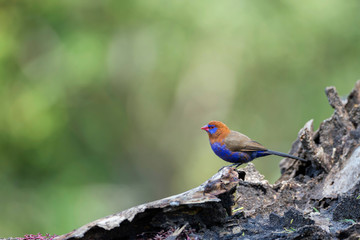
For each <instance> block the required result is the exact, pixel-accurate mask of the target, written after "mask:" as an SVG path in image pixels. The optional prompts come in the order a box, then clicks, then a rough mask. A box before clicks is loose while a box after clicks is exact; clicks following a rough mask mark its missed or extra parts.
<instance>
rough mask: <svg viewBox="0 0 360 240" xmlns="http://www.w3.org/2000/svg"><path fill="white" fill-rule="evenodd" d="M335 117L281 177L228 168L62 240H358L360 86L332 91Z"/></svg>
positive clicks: (303, 135) (306, 131)
mask: <svg viewBox="0 0 360 240" xmlns="http://www.w3.org/2000/svg"><path fill="white" fill-rule="evenodd" d="M325 92H326V95H327V97H328V101H329V103H330V105H331V106H332V107H333V108H334V113H333V115H332V116H331V117H330V118H329V119H326V120H324V121H323V122H322V123H321V124H320V127H319V129H318V130H317V131H315V132H314V130H313V121H312V120H310V121H308V122H307V123H306V124H305V126H304V127H303V128H302V129H301V130H300V131H299V134H298V138H297V140H296V141H295V142H294V143H293V146H292V148H291V151H290V153H291V154H293V155H298V156H300V157H303V158H305V159H307V160H308V161H307V162H301V161H297V160H293V159H283V160H282V161H281V163H280V169H281V177H280V179H279V180H278V181H277V182H276V183H275V184H269V183H268V182H267V181H266V180H264V177H263V176H262V175H261V174H260V173H259V172H257V171H256V169H255V167H254V165H253V164H251V163H250V164H248V166H247V167H246V168H243V169H241V170H237V169H234V168H229V167H226V168H223V169H222V170H221V171H219V172H218V173H216V174H215V175H214V176H213V177H212V178H210V179H209V180H208V181H206V182H205V183H204V184H202V185H200V186H199V187H197V188H195V189H192V190H189V191H187V192H185V193H183V194H179V195H176V196H172V197H169V198H165V199H162V200H159V201H155V202H151V203H147V204H143V205H140V206H137V207H134V208H131V209H128V210H126V211H123V212H120V213H117V214H114V215H111V216H108V217H105V218H102V219H99V220H96V221H94V222H92V223H89V224H87V225H85V226H83V227H81V228H79V229H76V230H74V231H72V232H70V233H68V234H64V235H62V236H59V237H57V239H59V240H60V239H62V240H65V239H110V240H111V239H184V238H185V237H189V238H190V239H344V238H347V239H358V238H359V237H360V223H359V221H360V147H359V146H360V127H359V124H360V81H358V82H357V83H356V86H355V88H354V90H353V91H352V92H351V93H350V95H349V96H348V98H347V100H344V101H343V100H341V99H340V98H339V96H338V94H337V92H336V89H335V88H334V87H328V88H326V91H325Z"/></svg>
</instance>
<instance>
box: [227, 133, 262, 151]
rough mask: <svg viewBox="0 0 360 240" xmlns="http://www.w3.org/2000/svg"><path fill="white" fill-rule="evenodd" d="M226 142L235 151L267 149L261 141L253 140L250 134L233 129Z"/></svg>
mask: <svg viewBox="0 0 360 240" xmlns="http://www.w3.org/2000/svg"><path fill="white" fill-rule="evenodd" d="M224 143H225V146H226V147H227V148H228V149H229V150H231V151H233V152H241V151H261V150H267V149H266V148H265V147H264V146H263V145H261V144H260V143H258V142H255V141H252V140H251V139H250V138H249V137H248V136H246V135H244V134H242V133H239V132H235V131H231V132H230V133H229V135H227V136H226V138H225V139H224Z"/></svg>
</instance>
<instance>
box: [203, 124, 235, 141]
mask: <svg viewBox="0 0 360 240" xmlns="http://www.w3.org/2000/svg"><path fill="white" fill-rule="evenodd" d="M201 129H202V130H205V131H206V132H207V133H208V135H209V139H210V142H211V143H214V142H222V141H223V140H224V138H225V137H226V136H227V135H228V134H229V133H230V129H229V128H228V127H227V126H226V125H225V124H224V123H222V122H220V121H211V122H209V123H208V124H207V125H205V126H203V127H202V128H201Z"/></svg>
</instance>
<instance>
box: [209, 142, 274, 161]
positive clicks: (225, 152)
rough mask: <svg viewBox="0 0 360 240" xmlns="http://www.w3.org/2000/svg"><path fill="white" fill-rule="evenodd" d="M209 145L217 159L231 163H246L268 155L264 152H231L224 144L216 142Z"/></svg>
mask: <svg viewBox="0 0 360 240" xmlns="http://www.w3.org/2000/svg"><path fill="white" fill-rule="evenodd" d="M210 145H211V148H212V150H213V151H214V153H215V154H216V155H217V156H218V157H220V158H221V159H223V160H225V161H227V162H231V163H247V162H250V161H252V160H253V159H255V158H258V157H263V156H266V155H269V154H268V153H266V152H264V151H248V152H232V151H230V150H229V149H228V148H227V147H226V146H225V144H221V143H218V142H216V143H213V144H211V143H210Z"/></svg>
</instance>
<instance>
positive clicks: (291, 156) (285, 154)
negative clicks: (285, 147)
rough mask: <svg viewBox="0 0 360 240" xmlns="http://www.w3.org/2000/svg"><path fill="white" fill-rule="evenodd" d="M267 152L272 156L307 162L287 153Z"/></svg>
mask: <svg viewBox="0 0 360 240" xmlns="http://www.w3.org/2000/svg"><path fill="white" fill-rule="evenodd" d="M265 152H266V153H269V154H272V155H277V156H280V157H286V158H293V159H296V160H300V161H303V162H307V160H305V159H303V158H300V157H296V156H293V155H290V154H287V153H282V152H276V151H271V150H267V151H265Z"/></svg>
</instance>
